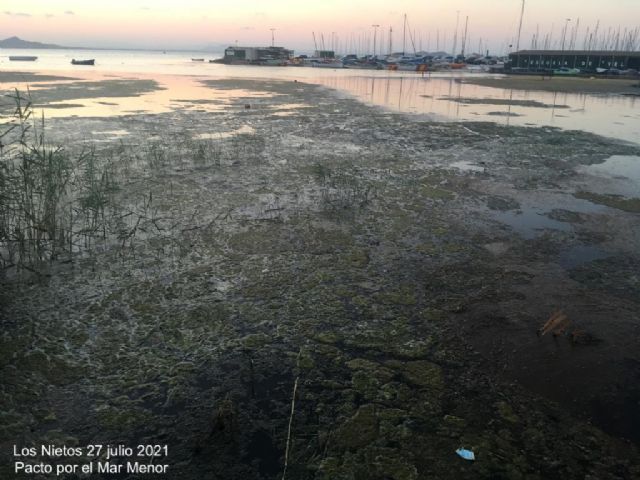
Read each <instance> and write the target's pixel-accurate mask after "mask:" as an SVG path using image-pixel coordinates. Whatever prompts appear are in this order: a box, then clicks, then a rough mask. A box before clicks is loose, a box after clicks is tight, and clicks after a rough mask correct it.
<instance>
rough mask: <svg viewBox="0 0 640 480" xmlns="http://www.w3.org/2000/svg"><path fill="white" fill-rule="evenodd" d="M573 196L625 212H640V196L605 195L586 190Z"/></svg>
mask: <svg viewBox="0 0 640 480" xmlns="http://www.w3.org/2000/svg"><path fill="white" fill-rule="evenodd" d="M573 196H574V197H576V198H580V199H582V200H588V201H590V202H593V203H597V204H600V205H606V206H607V207H611V208H617V209H618V210H623V211H625V212H631V213H640V198H625V197H623V196H621V195H603V194H599V193H593V192H584V191H580V192H576V193H574V194H573Z"/></svg>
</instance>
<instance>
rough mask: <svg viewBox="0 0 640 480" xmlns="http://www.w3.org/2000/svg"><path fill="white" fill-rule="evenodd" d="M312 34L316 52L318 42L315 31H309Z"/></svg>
mask: <svg viewBox="0 0 640 480" xmlns="http://www.w3.org/2000/svg"><path fill="white" fill-rule="evenodd" d="M311 35H313V46H314V47H315V48H316V52H317V51H318V42H316V32H311Z"/></svg>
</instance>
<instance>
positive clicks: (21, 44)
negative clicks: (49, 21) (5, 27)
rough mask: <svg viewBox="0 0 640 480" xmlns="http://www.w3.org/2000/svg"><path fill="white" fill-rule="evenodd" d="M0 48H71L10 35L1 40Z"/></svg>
mask: <svg viewBox="0 0 640 480" xmlns="http://www.w3.org/2000/svg"><path fill="white" fill-rule="evenodd" d="M0 48H69V47H61V46H60V45H54V44H51V43H40V42H29V41H27V40H22V39H21V38H18V37H9V38H5V39H4V40H0Z"/></svg>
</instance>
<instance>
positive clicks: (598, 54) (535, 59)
mask: <svg viewBox="0 0 640 480" xmlns="http://www.w3.org/2000/svg"><path fill="white" fill-rule="evenodd" d="M509 60H510V61H511V68H518V69H524V70H532V71H537V70H554V69H558V68H579V69H580V70H585V71H596V69H597V68H605V69H617V70H627V69H634V70H640V52H621V51H607V50H520V51H518V52H514V53H510V54H509Z"/></svg>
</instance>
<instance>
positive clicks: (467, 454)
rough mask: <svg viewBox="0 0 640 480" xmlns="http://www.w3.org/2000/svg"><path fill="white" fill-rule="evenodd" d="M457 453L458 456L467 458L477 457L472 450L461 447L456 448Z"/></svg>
mask: <svg viewBox="0 0 640 480" xmlns="http://www.w3.org/2000/svg"><path fill="white" fill-rule="evenodd" d="M456 453H457V454H458V456H460V457H462V458H464V459H465V460H475V459H476V454H475V453H473V452H472V451H471V450H466V449H464V448H459V449H457V450H456Z"/></svg>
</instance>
